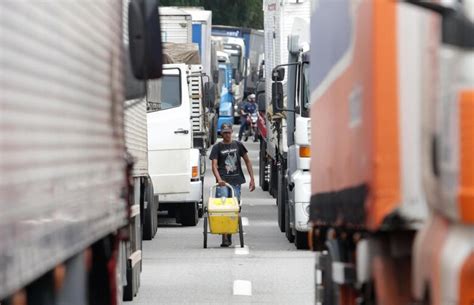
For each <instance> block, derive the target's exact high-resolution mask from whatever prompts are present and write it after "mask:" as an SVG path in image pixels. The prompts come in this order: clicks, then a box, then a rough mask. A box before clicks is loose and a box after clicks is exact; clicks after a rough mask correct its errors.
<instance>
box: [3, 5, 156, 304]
mask: <svg viewBox="0 0 474 305" xmlns="http://www.w3.org/2000/svg"><path fill="white" fill-rule="evenodd" d="M84 4H85V3H84V1H78V2H74V3H73V2H69V3H58V2H47V3H38V2H32V3H31V2H29V3H26V2H21V1H8V2H2V3H1V4H0V11H1V12H2V18H0V48H1V49H2V56H1V59H0V68H1V70H2V74H1V76H0V78H1V81H0V92H1V93H0V95H1V98H0V108H1V109H2V114H1V116H0V126H1V128H0V130H1V133H0V154H1V158H0V168H1V172H2V175H1V178H0V207H1V208H0V239H1V241H2V242H1V243H0V303H1V304H45V305H53V304H113V305H115V304H119V303H120V302H121V300H122V298H127V297H128V296H126V294H132V297H133V294H136V292H137V288H138V285H139V276H140V269H141V264H140V257H141V251H140V249H141V228H140V206H139V205H138V204H137V201H136V200H135V197H136V194H135V193H134V190H136V189H135V188H134V186H133V173H132V171H133V163H132V159H131V158H128V157H127V148H126V145H125V131H124V127H123V123H124V101H125V100H132V99H136V98H138V97H140V96H142V95H143V94H144V88H145V87H144V86H142V87H141V88H142V90H139V89H138V88H140V87H134V86H133V85H132V84H133V83H135V84H136V83H137V79H139V80H144V79H146V78H158V77H160V76H161V73H162V72H161V40H160V21H159V16H158V14H157V10H158V4H157V2H156V1H131V2H130V4H128V1H124V2H123V3H122V1H115V2H110V1H94V2H93V3H88V4H87V5H84ZM71 11H74V12H75V14H71ZM127 11H128V12H127ZM32 12H34V14H32ZM128 21H129V22H128ZM126 24H130V28H129V29H130V31H131V35H130V39H128V37H127V39H126V40H124V35H123V34H124V25H126ZM78 25H79V26H78ZM59 30H61V31H59ZM25 33H28V34H25ZM129 50H130V53H131V56H129V54H128V52H129ZM142 54H148V55H147V56H146V57H145V56H143V55H142ZM124 59H126V60H124ZM145 67H146V68H145ZM125 71H127V73H124V72H125ZM132 72H133V73H132ZM132 88H135V89H137V90H132ZM12 207H13V208H12ZM124 289H125V290H124ZM124 294H125V295H124Z"/></svg>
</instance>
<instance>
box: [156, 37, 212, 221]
mask: <svg viewBox="0 0 474 305" xmlns="http://www.w3.org/2000/svg"><path fill="white" fill-rule="evenodd" d="M164 55H165V56H164V58H165V62H167V64H164V65H163V78H162V79H161V80H159V81H150V82H149V84H148V89H149V91H148V96H147V101H148V162H149V170H150V175H151V178H152V181H153V184H154V186H155V194H157V195H159V196H160V206H159V209H160V210H162V211H168V215H169V216H174V217H175V218H176V220H177V222H178V223H181V224H183V225H185V226H195V225H196V224H197V223H198V217H201V216H202V213H203V185H204V174H205V171H206V167H205V166H206V152H207V149H208V147H209V142H208V141H207V135H208V130H207V129H206V125H205V123H204V116H205V115H206V108H208V107H212V105H210V104H209V103H208V99H207V98H206V96H208V95H207V94H206V93H205V92H203V91H204V90H206V89H205V87H203V85H202V83H203V73H202V66H201V65H200V64H199V63H200V59H199V52H198V48H197V46H196V45H194V44H170V43H168V44H165V45H164ZM170 160H172V161H173V162H170Z"/></svg>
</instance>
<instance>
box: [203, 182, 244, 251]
mask: <svg viewBox="0 0 474 305" xmlns="http://www.w3.org/2000/svg"><path fill="white" fill-rule="evenodd" d="M218 186H219V185H218V184H216V185H213V186H211V188H210V192H209V200H208V202H207V205H205V206H204V215H203V216H204V218H203V219H204V221H203V223H204V230H203V235H204V243H203V245H204V248H207V234H208V233H210V234H236V233H239V237H240V247H241V248H243V247H244V232H243V229H242V218H241V217H240V204H239V200H238V198H237V197H235V193H234V188H233V187H232V186H231V185H230V184H227V183H226V187H227V188H228V189H229V190H230V192H227V193H228V194H231V195H230V197H221V198H217V197H216V192H217V187H218ZM208 227H209V230H208Z"/></svg>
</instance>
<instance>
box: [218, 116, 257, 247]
mask: <svg viewBox="0 0 474 305" xmlns="http://www.w3.org/2000/svg"><path fill="white" fill-rule="evenodd" d="M221 135H222V138H223V141H222V142H218V143H216V144H214V146H213V147H212V150H211V155H210V156H209V159H211V161H212V173H213V174H214V177H216V182H217V183H218V184H219V187H218V188H217V197H227V196H228V189H227V187H226V185H225V184H226V183H228V184H230V185H231V186H232V188H233V189H234V193H235V196H236V197H237V198H238V199H239V202H240V190H241V185H242V184H244V183H245V177H244V173H243V171H242V165H241V163H240V158H243V159H244V161H245V166H246V167H247V171H248V173H249V176H250V183H249V188H250V191H251V192H253V190H255V180H254V177H253V169H252V162H251V161H250V159H249V156H248V154H247V149H246V148H245V146H244V145H243V144H242V143H240V142H238V141H234V140H232V126H230V125H228V124H222V127H221ZM231 237H232V235H231V234H223V235H222V244H221V247H229V246H230V245H231V244H232V239H231Z"/></svg>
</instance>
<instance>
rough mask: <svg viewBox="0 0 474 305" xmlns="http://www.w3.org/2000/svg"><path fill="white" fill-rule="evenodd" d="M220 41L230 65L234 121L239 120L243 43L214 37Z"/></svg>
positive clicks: (234, 38)
mask: <svg viewBox="0 0 474 305" xmlns="http://www.w3.org/2000/svg"><path fill="white" fill-rule="evenodd" d="M213 39H214V40H215V41H220V43H221V44H222V46H223V48H224V49H223V51H224V52H226V53H227V54H228V55H229V60H230V63H231V64H232V94H233V96H234V121H235V122H238V120H239V119H240V107H241V104H242V102H243V99H244V89H245V88H244V77H243V76H244V73H245V65H246V63H245V62H246V61H245V43H244V40H243V38H240V37H226V36H222V37H220V36H214V38H213Z"/></svg>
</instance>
